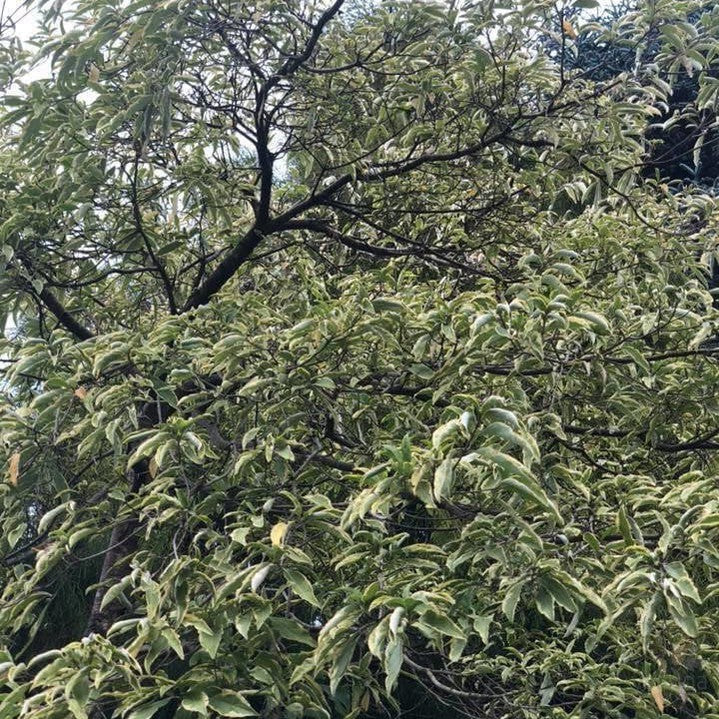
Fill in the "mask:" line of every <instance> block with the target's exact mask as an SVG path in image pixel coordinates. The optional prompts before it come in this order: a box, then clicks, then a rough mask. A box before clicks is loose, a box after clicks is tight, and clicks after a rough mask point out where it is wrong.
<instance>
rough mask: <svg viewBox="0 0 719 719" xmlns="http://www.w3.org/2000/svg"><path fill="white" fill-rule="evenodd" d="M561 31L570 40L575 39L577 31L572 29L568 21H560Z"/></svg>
mask: <svg viewBox="0 0 719 719" xmlns="http://www.w3.org/2000/svg"><path fill="white" fill-rule="evenodd" d="M562 30H564V34H565V35H566V36H567V37H571V38H572V40H576V39H577V31H576V30H575V29H574V28H573V27H572V23H571V22H569V20H562Z"/></svg>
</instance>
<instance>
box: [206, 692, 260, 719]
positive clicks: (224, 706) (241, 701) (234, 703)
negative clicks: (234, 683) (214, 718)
mask: <svg viewBox="0 0 719 719" xmlns="http://www.w3.org/2000/svg"><path fill="white" fill-rule="evenodd" d="M208 703H209V706H210V709H212V710H213V711H216V712H217V713H218V714H219V715H220V716H223V717H254V716H259V715H258V713H257V712H256V711H255V710H254V709H253V708H252V705H251V704H250V703H249V702H248V701H247V699H245V698H244V697H243V696H242V694H239V693H238V692H231V691H222V692H220V693H219V694H213V695H212V696H211V697H210V698H209V702H208Z"/></svg>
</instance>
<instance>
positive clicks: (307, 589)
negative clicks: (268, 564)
mask: <svg viewBox="0 0 719 719" xmlns="http://www.w3.org/2000/svg"><path fill="white" fill-rule="evenodd" d="M282 571H283V572H284V575H285V578H286V579H287V582H288V583H289V585H290V587H291V588H292V591H293V592H294V593H295V594H296V595H297V596H298V597H300V598H301V599H304V600H305V601H306V602H308V603H309V604H312V605H313V606H315V607H319V606H320V603H319V602H318V601H317V597H316V596H315V592H314V589H312V585H311V584H310V581H309V579H307V577H305V575H304V574H302V572H298V571H297V570H296V569H283V570H282Z"/></svg>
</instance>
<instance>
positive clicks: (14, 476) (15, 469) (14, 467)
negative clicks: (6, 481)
mask: <svg viewBox="0 0 719 719" xmlns="http://www.w3.org/2000/svg"><path fill="white" fill-rule="evenodd" d="M8 472H9V474H10V484H12V486H13V487H17V480H18V477H19V476H20V452H15V454H13V455H12V457H10V462H9V464H8Z"/></svg>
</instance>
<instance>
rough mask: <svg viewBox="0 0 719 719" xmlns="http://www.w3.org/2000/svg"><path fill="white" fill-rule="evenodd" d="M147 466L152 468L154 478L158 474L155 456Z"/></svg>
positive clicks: (151, 472) (151, 473) (151, 474)
mask: <svg viewBox="0 0 719 719" xmlns="http://www.w3.org/2000/svg"><path fill="white" fill-rule="evenodd" d="M147 468H148V469H149V470H150V476H151V477H152V478H153V479H154V478H155V477H156V476H157V462H155V458H154V457H153V458H152V459H151V460H150V463H149V464H148V465H147Z"/></svg>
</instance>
